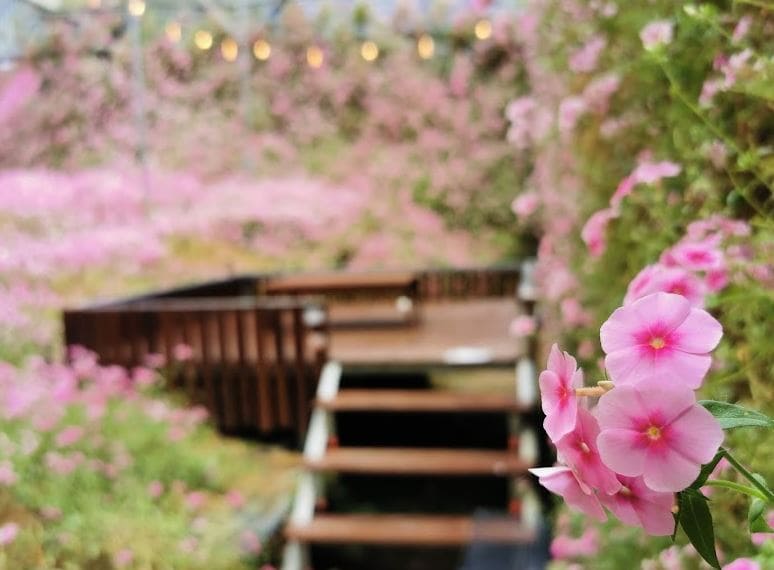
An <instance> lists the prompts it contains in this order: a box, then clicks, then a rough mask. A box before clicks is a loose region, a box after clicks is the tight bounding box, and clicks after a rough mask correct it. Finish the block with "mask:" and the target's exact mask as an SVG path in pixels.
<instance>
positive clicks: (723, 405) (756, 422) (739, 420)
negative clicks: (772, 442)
mask: <svg viewBox="0 0 774 570" xmlns="http://www.w3.org/2000/svg"><path fill="white" fill-rule="evenodd" d="M699 403H700V404H701V405H702V406H704V407H705V408H706V409H707V411H708V412H709V413H711V414H712V415H713V416H715V419H717V420H718V422H719V423H720V427H722V428H723V429H733V428H738V427H763V428H772V427H774V421H772V420H770V419H769V418H768V417H767V416H765V415H764V414H762V413H760V412H756V411H755V410H748V409H747V408H743V407H742V406H737V405H736V404H729V403H728V402H718V401H716V400H699Z"/></svg>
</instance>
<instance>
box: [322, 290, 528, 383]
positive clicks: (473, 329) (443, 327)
mask: <svg viewBox="0 0 774 570" xmlns="http://www.w3.org/2000/svg"><path fill="white" fill-rule="evenodd" d="M519 314H520V310H519V307H518V306H517V305H516V303H515V302H514V301H513V300H512V299H509V298H508V299H506V298H486V299H470V300H457V301H437V302H428V303H424V304H423V305H422V319H421V321H420V322H419V323H417V324H416V325H415V326H411V327H393V328H384V327H381V328H373V329H358V330H349V329H332V330H331V337H330V342H331V348H330V357H331V358H332V359H333V360H336V361H338V362H341V363H342V364H344V365H345V366H347V365H349V366H381V367H385V368H387V367H391V366H407V365H411V366H444V365H447V364H449V354H448V351H449V350H454V349H459V348H463V349H468V348H473V349H475V350H476V351H479V352H481V353H485V354H486V355H488V362H487V363H488V364H503V365H505V364H507V365H512V364H515V362H516V360H517V358H518V357H519V356H520V355H522V354H523V343H522V342H521V341H519V340H518V339H514V338H512V337H510V336H509V334H508V328H509V326H510V323H511V321H512V320H513V319H514V318H515V317H516V316H518V315H519Z"/></svg>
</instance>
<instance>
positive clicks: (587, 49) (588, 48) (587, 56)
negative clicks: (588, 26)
mask: <svg viewBox="0 0 774 570" xmlns="http://www.w3.org/2000/svg"><path fill="white" fill-rule="evenodd" d="M605 46H607V40H605V38H603V37H601V36H594V37H593V38H591V39H590V40H589V41H588V42H586V43H585V44H583V46H582V47H581V48H580V49H578V50H576V51H575V52H574V53H573V54H572V55H570V59H569V62H568V64H569V66H570V70H571V71H573V72H574V73H588V72H590V71H594V69H596V67H597V62H598V61H599V56H600V54H601V53H602V50H604V49H605Z"/></svg>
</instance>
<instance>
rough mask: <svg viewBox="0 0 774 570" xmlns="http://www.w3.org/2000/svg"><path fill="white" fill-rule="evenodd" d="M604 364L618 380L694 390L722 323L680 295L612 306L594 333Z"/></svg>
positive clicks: (619, 382) (658, 295) (709, 360)
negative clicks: (614, 307)
mask: <svg viewBox="0 0 774 570" xmlns="http://www.w3.org/2000/svg"><path fill="white" fill-rule="evenodd" d="M599 336H600V340H601V342H602V350H603V351H604V352H605V353H606V355H607V356H606V357H605V368H606V369H607V371H608V372H609V374H610V376H611V378H612V380H613V382H615V383H616V384H617V385H624V384H629V385H635V384H641V383H643V382H648V383H650V384H649V385H650V386H654V385H655V386H658V387H662V386H663V387H670V386H687V387H688V388H691V389H696V388H698V387H699V386H701V384H702V381H703V380H704V376H705V375H706V374H707V371H708V370H709V367H710V364H711V363H712V357H711V356H710V355H709V353H710V351H712V350H713V349H714V348H715V347H716V346H717V345H718V343H719V342H720V338H721V337H722V336H723V328H722V327H721V325H720V323H719V322H718V321H717V320H715V319H714V318H713V317H712V316H711V315H710V314H709V313H707V312H706V311H704V310H702V309H696V308H693V307H691V304H690V303H689V302H688V300H687V299H686V298H685V297H682V296H681V295H674V294H671V293H653V294H651V295H648V296H646V297H642V298H640V299H637V300H636V301H633V302H632V303H630V304H628V305H624V306H623V307H620V308H618V309H616V310H615V311H614V312H613V314H612V315H610V317H609V318H608V320H607V321H605V323H603V324H602V327H601V329H600V332H599Z"/></svg>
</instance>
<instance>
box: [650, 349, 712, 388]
mask: <svg viewBox="0 0 774 570" xmlns="http://www.w3.org/2000/svg"><path fill="white" fill-rule="evenodd" d="M711 365H712V357H711V356H710V355H709V354H691V353H688V352H682V351H680V350H673V351H671V352H670V354H669V355H664V357H662V358H656V359H655V363H654V366H653V368H652V370H651V372H650V373H649V375H647V376H642V377H641V379H640V380H639V382H653V387H654V388H655V387H659V389H660V388H661V387H668V386H683V387H686V388H690V389H691V390H695V389H697V388H698V387H699V386H701V384H702V382H703V381H704V377H705V376H706V375H707V372H708V371H709V368H710V366H711ZM639 382H638V383H639Z"/></svg>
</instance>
